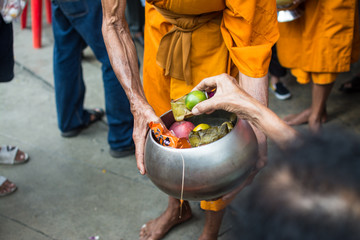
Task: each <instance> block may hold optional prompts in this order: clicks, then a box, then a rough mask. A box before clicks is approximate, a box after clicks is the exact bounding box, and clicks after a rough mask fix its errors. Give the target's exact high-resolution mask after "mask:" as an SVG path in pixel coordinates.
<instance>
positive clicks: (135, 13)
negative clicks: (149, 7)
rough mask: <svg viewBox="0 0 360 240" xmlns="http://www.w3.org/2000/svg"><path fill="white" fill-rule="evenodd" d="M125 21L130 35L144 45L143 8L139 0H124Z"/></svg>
mask: <svg viewBox="0 0 360 240" xmlns="http://www.w3.org/2000/svg"><path fill="white" fill-rule="evenodd" d="M125 17H126V21H127V23H128V25H129V30H130V34H131V37H132V38H133V39H134V41H136V42H138V43H139V44H140V45H141V46H142V47H144V24H145V9H144V6H143V5H142V2H141V1H140V0H131V1H126V9H125Z"/></svg>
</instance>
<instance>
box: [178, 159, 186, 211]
mask: <svg viewBox="0 0 360 240" xmlns="http://www.w3.org/2000/svg"><path fill="white" fill-rule="evenodd" d="M180 155H181V159H182V163H183V170H182V179H181V193H180V215H179V218H181V214H182V206H183V202H184V200H183V195H184V182H185V160H184V157H183V155H182V154H181V153H180Z"/></svg>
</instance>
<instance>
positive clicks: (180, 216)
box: [140, 197, 192, 240]
mask: <svg viewBox="0 0 360 240" xmlns="http://www.w3.org/2000/svg"><path fill="white" fill-rule="evenodd" d="M180 209H181V210H182V212H181V213H180ZM191 216H192V213H191V208H190V205H189V203H188V202H187V201H184V203H183V206H182V208H180V201H179V200H178V199H176V198H173V197H169V202H168V207H167V209H166V210H165V211H164V212H163V214H161V215H160V216H159V217H158V218H156V219H154V220H150V221H149V222H147V223H146V224H144V225H143V226H142V227H141V230H140V240H150V239H151V240H157V239H161V238H163V237H164V236H165V234H166V233H168V232H169V231H170V229H171V228H172V227H174V226H175V225H177V224H179V223H183V222H185V221H187V220H189V219H190V218H191Z"/></svg>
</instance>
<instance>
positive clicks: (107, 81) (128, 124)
mask: <svg viewBox="0 0 360 240" xmlns="http://www.w3.org/2000/svg"><path fill="white" fill-rule="evenodd" d="M86 2H87V4H88V5H89V6H88V7H87V13H86V15H83V16H79V17H78V16H75V17H73V16H69V19H70V21H71V23H72V25H73V26H74V28H75V29H76V31H77V32H78V33H79V34H80V35H81V37H82V39H84V41H85V42H86V43H87V44H88V45H89V46H90V48H91V49H92V50H93V52H94V54H95V56H96V58H97V59H98V60H99V61H100V62H101V63H102V67H101V69H102V72H103V81H104V90H105V103H106V115H107V121H108V125H109V135H108V142H109V145H110V148H111V150H114V151H117V152H118V154H117V155H114V154H112V156H114V157H116V156H118V157H121V156H123V154H120V153H124V152H125V153H127V154H131V153H133V152H134V143H133V140H132V130H133V116H132V114H131V111H130V104H129V101H128V98H127V96H126V94H125V92H124V90H123V88H122V87H121V84H120V82H119V81H118V79H117V78H116V75H115V73H114V71H113V70H112V67H111V64H110V60H109V57H108V54H107V51H106V47H105V43H104V40H103V37H102V33H101V24H102V8H101V2H100V1H93V0H88V1H86ZM114 151H112V153H113V152H114ZM127 154H126V155H127Z"/></svg>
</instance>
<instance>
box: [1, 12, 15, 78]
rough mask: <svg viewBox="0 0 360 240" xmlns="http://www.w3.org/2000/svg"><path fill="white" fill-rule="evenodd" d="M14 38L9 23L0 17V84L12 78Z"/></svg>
mask: <svg viewBox="0 0 360 240" xmlns="http://www.w3.org/2000/svg"><path fill="white" fill-rule="evenodd" d="M13 42H14V36H13V28H12V24H11V23H5V22H4V20H3V19H2V17H1V16H0V82H9V81H11V80H12V79H13V78H14V46H13Z"/></svg>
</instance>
